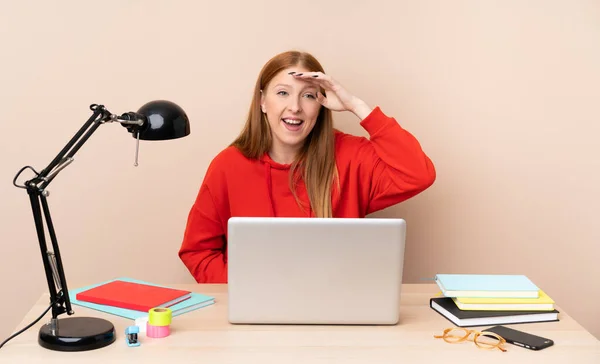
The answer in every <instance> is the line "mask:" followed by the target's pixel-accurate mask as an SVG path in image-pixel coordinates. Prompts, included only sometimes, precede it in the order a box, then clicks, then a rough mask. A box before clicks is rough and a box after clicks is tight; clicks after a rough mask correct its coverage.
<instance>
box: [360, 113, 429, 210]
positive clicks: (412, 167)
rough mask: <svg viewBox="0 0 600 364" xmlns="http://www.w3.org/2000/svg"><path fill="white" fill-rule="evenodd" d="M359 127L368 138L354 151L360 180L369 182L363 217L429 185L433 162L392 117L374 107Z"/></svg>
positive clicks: (400, 200)
mask: <svg viewBox="0 0 600 364" xmlns="http://www.w3.org/2000/svg"><path fill="white" fill-rule="evenodd" d="M360 124H361V126H362V127H363V128H365V130H366V131H367V132H368V133H369V136H370V138H369V140H367V139H366V138H362V139H361V142H360V143H359V146H358V150H356V152H355V153H356V154H355V156H356V158H357V159H358V160H359V163H360V164H361V165H362V167H361V174H362V175H361V176H360V178H361V179H362V180H363V181H364V180H365V179H366V180H367V181H369V183H367V184H366V186H369V187H368V188H369V191H368V196H369V197H368V201H367V203H366V204H365V205H366V207H367V211H366V214H370V213H373V212H375V211H378V210H382V209H385V208H387V207H389V206H392V205H395V204H397V203H400V202H402V201H404V200H406V199H408V198H411V197H413V196H415V195H417V194H419V193H420V192H422V191H424V190H425V189H427V188H428V187H429V186H431V185H432V184H433V182H434V181H435V179H436V171H435V168H434V166H433V163H432V162H431V160H430V159H429V157H428V156H427V155H426V154H425V153H424V152H423V150H422V148H421V145H420V143H419V142H418V141H417V139H416V138H415V137H414V136H413V135H412V134H410V133H409V132H408V131H406V130H405V129H403V128H402V127H401V126H400V124H398V122H397V121H396V120H395V119H394V118H392V117H388V116H387V115H385V114H384V113H383V112H382V111H381V109H380V108H379V107H376V108H375V109H373V111H372V112H371V113H370V114H369V115H368V116H367V117H366V118H364V119H363V120H362V121H361V123H360ZM364 167H366V168H364ZM363 178H364V179H363Z"/></svg>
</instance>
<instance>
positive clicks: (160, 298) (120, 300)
mask: <svg viewBox="0 0 600 364" xmlns="http://www.w3.org/2000/svg"><path fill="white" fill-rule="evenodd" d="M69 297H70V300H71V303H72V304H74V305H79V306H84V307H88V308H92V309H95V310H98V311H103V312H107V313H110V314H113V315H117V316H121V317H126V318H129V319H133V320H135V319H138V318H143V317H147V316H148V311H149V310H150V309H151V308H154V307H168V308H169V309H171V311H172V315H173V317H175V316H178V315H181V314H184V313H186V312H189V311H193V310H196V309H198V308H201V307H205V306H209V305H212V304H213V303H214V302H215V299H214V297H211V296H207V295H203V294H200V293H195V292H190V291H187V290H180V289H173V288H171V287H165V286H160V285H157V284H153V283H149V282H144V281H140V280H136V279H131V278H126V277H122V278H117V279H114V280H111V281H107V282H102V283H100V284H96V285H93V286H88V287H82V288H78V289H74V290H70V291H69Z"/></svg>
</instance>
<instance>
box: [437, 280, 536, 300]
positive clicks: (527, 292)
mask: <svg viewBox="0 0 600 364" xmlns="http://www.w3.org/2000/svg"><path fill="white" fill-rule="evenodd" d="M435 282H436V283H437V285H438V286H439V287H440V289H441V290H442V293H443V294H444V296H446V297H507V298H537V297H538V295H539V290H540V289H539V288H538V287H537V286H536V285H535V284H533V282H532V281H531V280H529V278H527V277H526V276H524V275H509V274H506V275H503V274H437V275H436V276H435Z"/></svg>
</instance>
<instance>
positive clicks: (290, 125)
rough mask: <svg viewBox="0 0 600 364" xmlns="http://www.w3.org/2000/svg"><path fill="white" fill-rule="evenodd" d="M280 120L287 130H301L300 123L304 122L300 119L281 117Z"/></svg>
mask: <svg viewBox="0 0 600 364" xmlns="http://www.w3.org/2000/svg"><path fill="white" fill-rule="evenodd" d="M281 121H282V122H283V126H285V128H286V129H287V130H289V131H294V132H296V131H300V130H302V124H304V120H302V119H281Z"/></svg>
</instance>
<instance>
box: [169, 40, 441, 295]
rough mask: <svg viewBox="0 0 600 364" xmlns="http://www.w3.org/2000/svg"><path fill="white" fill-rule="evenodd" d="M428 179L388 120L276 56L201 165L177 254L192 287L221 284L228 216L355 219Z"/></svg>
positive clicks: (302, 57) (293, 59) (309, 61)
mask: <svg viewBox="0 0 600 364" xmlns="http://www.w3.org/2000/svg"><path fill="white" fill-rule="evenodd" d="M332 111H349V112H351V113H353V114H354V115H356V117H357V118H358V119H359V122H360V125H361V126H362V127H363V128H365V130H366V131H367V132H368V134H369V138H368V139H367V138H364V137H358V136H353V135H350V134H346V133H343V132H340V131H337V130H334V129H333V120H332ZM435 178H436V173H435V168H434V166H433V164H432V162H431V160H430V159H429V157H428V156H427V155H426V154H425V153H424V152H423V150H422V149H421V146H420V144H419V142H418V141H417V140H416V139H415V137H414V136H412V135H411V134H410V133H409V132H408V131H406V130H404V129H403V128H402V127H401V126H400V125H399V124H398V122H396V120H395V119H393V118H391V117H389V116H386V115H385V114H384V113H383V112H382V110H381V109H380V108H379V107H375V108H371V107H369V106H368V105H367V104H366V103H365V102H364V101H362V100H361V99H359V98H358V97H356V96H354V95H352V94H350V93H349V92H348V91H347V90H346V89H344V88H343V87H342V86H341V85H340V84H339V83H338V82H337V81H335V80H334V79H333V78H332V77H331V76H329V75H327V74H325V72H324V70H323V67H321V64H320V63H319V62H318V61H317V60H316V59H315V58H314V57H313V56H312V55H310V54H307V53H302V52H296V51H290V52H285V53H282V54H279V55H277V56H275V57H273V58H272V59H271V60H269V61H268V62H267V63H266V64H265V66H264V67H263V69H262V71H261V72H260V74H259V76H258V80H257V82H256V86H255V88H254V97H253V99H252V102H251V105H250V110H249V113H248V119H247V121H246V125H245V127H244V129H243V130H242V132H241V134H240V135H239V136H238V137H237V139H236V140H235V141H234V142H233V143H232V144H231V145H230V146H229V147H227V148H226V149H224V150H223V151H222V152H220V153H219V154H218V155H217V156H216V157H215V158H214V159H213V161H212V162H211V164H210V165H209V167H208V170H207V172H206V175H205V177H204V181H203V183H202V185H201V187H200V191H199V193H198V195H197V198H196V200H195V202H194V204H193V206H192V208H191V211H190V213H189V217H188V220H187V226H186V229H185V234H184V238H183V243H182V245H181V249H180V250H179V257H180V259H181V260H182V261H183V263H184V264H185V266H186V267H187V268H188V269H189V271H190V273H191V274H192V276H193V277H194V278H195V279H196V281H197V282H199V283H226V282H227V221H228V220H229V218H230V217H232V216H274V217H291V216H295V217H317V218H327V217H365V216H366V215H367V214H370V213H372V212H375V211H378V210H381V209H384V208H387V207H389V206H392V205H395V204H397V203H399V202H402V201H404V200H406V199H408V198H410V197H413V196H415V195H416V194H418V193H420V192H422V191H423V190H425V189H426V188H428V187H429V186H430V185H431V184H433V182H434V180H435Z"/></svg>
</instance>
